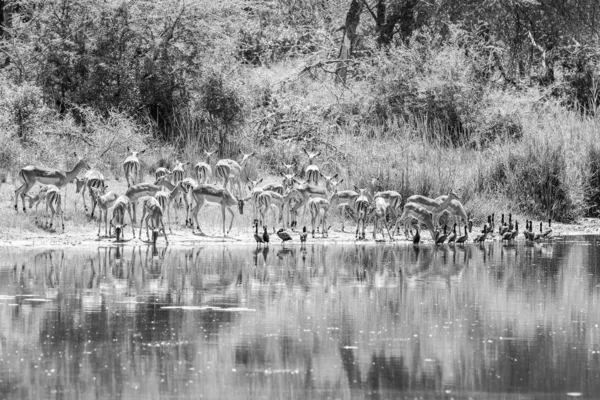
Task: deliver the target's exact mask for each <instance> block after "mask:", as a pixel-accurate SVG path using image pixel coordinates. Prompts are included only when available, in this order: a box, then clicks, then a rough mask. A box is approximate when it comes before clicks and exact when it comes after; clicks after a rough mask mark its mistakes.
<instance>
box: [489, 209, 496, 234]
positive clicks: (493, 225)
mask: <svg viewBox="0 0 600 400" xmlns="http://www.w3.org/2000/svg"><path fill="white" fill-rule="evenodd" d="M495 228H496V214H494V213H492V223H491V226H490V233H492V234H493V233H494V229H495Z"/></svg>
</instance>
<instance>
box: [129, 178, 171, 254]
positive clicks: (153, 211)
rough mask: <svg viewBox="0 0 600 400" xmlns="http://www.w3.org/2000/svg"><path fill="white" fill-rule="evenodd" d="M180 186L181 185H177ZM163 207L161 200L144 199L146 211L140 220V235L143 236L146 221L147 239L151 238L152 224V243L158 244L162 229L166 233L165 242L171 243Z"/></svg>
mask: <svg viewBox="0 0 600 400" xmlns="http://www.w3.org/2000/svg"><path fill="white" fill-rule="evenodd" d="M177 187H180V186H177ZM162 217H163V209H162V207H161V206H160V204H159V201H158V200H157V199H156V198H154V197H150V198H147V199H146V200H144V211H143V213H142V219H141V220H140V221H141V223H140V233H139V235H138V237H140V238H141V237H142V225H143V224H144V222H146V239H150V236H149V235H148V227H149V225H152V244H154V245H156V239H157V238H158V235H159V233H160V231H162V233H163V235H165V242H166V243H167V244H169V239H167V232H165V224H164V223H163V219H162Z"/></svg>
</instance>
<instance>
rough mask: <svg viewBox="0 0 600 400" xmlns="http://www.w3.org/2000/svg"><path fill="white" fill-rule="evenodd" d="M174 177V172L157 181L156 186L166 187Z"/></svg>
mask: <svg viewBox="0 0 600 400" xmlns="http://www.w3.org/2000/svg"><path fill="white" fill-rule="evenodd" d="M172 176H173V172H169V173H167V174H164V175H162V176H160V177H159V178H158V179H157V180H156V181H154V184H155V185H156V186H162V185H164V183H165V182H169V179H171V177H172Z"/></svg>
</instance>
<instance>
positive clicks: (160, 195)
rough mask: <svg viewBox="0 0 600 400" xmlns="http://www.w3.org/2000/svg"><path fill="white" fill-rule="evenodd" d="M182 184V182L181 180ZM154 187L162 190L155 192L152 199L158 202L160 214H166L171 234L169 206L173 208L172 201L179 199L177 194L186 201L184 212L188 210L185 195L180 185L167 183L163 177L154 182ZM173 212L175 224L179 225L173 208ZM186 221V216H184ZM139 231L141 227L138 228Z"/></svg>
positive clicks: (175, 209)
mask: <svg viewBox="0 0 600 400" xmlns="http://www.w3.org/2000/svg"><path fill="white" fill-rule="evenodd" d="M182 182H183V180H182ZM155 184H156V185H158V186H162V187H163V188H162V190H160V191H159V192H157V193H156V194H155V195H154V197H155V198H156V199H157V200H158V203H159V204H160V206H161V208H162V212H163V213H164V212H165V211H166V212H167V221H168V224H169V232H171V233H173V230H172V229H171V205H173V206H175V204H174V202H173V200H175V199H176V198H178V197H179V194H183V198H184V199H185V200H186V210H187V209H188V208H189V207H188V206H187V193H186V192H185V190H184V189H183V187H182V185H177V186H174V185H173V184H172V183H171V182H169V181H167V180H166V179H165V178H164V177H163V178H161V179H159V180H158V181H156V182H155ZM173 209H174V211H175V224H177V225H179V217H178V213H177V208H176V207H173ZM186 220H187V215H186ZM140 229H141V226H140Z"/></svg>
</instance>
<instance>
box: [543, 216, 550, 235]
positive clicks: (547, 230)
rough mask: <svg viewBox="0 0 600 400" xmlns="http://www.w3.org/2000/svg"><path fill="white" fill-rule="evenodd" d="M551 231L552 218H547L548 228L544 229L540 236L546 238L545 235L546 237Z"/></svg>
mask: <svg viewBox="0 0 600 400" xmlns="http://www.w3.org/2000/svg"><path fill="white" fill-rule="evenodd" d="M551 233H552V220H551V219H549V220H548V229H546V230H545V231H544V233H542V237H543V238H547V237H548V235H550V234H551Z"/></svg>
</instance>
